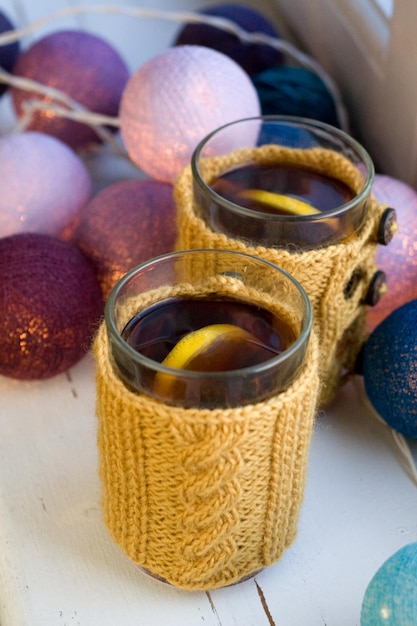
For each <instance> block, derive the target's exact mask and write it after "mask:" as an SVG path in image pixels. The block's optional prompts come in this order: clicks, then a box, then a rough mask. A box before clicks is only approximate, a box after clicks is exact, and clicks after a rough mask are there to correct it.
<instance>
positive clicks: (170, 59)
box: [119, 46, 261, 183]
mask: <svg viewBox="0 0 417 626" xmlns="http://www.w3.org/2000/svg"><path fill="white" fill-rule="evenodd" d="M260 113H261V110H260V103H259V97H258V94H257V92H256V89H255V87H254V86H253V84H252V81H251V79H250V78H249V75H248V74H247V73H246V72H245V71H244V70H243V69H242V68H241V67H240V66H239V65H238V64H237V63H236V62H235V61H233V60H232V59H230V58H229V57H227V56H226V55H224V54H223V53H221V52H218V51H216V50H212V49H210V48H205V47H203V46H178V47H174V48H169V49H168V50H166V51H164V52H163V53H161V54H159V55H157V56H156V57H153V58H152V59H150V60H149V61H148V62H146V63H145V64H144V65H143V66H142V67H141V68H139V70H138V71H137V72H136V73H134V74H133V75H132V77H131V78H130V80H129V81H128V83H127V85H126V87H125V90H124V92H123V96H122V101H121V105H120V111H119V118H120V131H121V136H122V139H123V142H124V144H125V147H126V150H127V152H128V154H129V157H130V158H131V160H132V161H133V162H134V163H135V164H136V165H137V166H138V167H139V168H140V169H142V170H143V171H144V172H145V173H146V174H148V175H149V176H151V177H152V178H155V179H156V180H159V181H161V182H167V183H172V182H174V180H175V178H176V176H177V175H178V174H179V172H180V171H181V170H182V169H183V168H184V167H185V166H187V165H188V164H189V163H190V160H191V155H192V152H193V150H194V149H195V147H196V146H197V144H198V143H199V141H201V140H202V139H203V138H204V137H205V136H206V135H207V134H209V133H210V132H212V131H213V130H215V129H216V128H218V127H220V126H223V125H224V124H227V123H229V122H232V121H235V120H238V119H243V118H247V117H257V116H259V115H260ZM250 141H251V142H252V141H253V137H251V138H250Z"/></svg>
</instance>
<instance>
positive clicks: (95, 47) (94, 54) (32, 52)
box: [10, 30, 129, 150]
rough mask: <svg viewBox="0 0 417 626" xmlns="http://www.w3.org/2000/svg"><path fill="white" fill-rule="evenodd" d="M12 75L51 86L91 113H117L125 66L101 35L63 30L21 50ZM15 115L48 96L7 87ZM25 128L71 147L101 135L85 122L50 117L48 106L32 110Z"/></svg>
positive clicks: (46, 100) (126, 72) (126, 74)
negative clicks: (55, 138) (29, 102)
mask: <svg viewBox="0 0 417 626" xmlns="http://www.w3.org/2000/svg"><path fill="white" fill-rule="evenodd" d="M14 73H15V74H16V75H17V76H22V77H24V78H29V79H32V80H35V81H37V82H39V83H42V84H43V85H46V86H48V87H54V88H55V89H59V90H60V91H62V92H64V93H65V94H66V95H67V96H69V97H70V98H72V99H73V100H75V101H76V102H77V103H79V104H81V105H83V106H84V107H85V108H87V109H89V110H90V111H94V112H96V113H101V114H103V115H108V116H113V117H115V116H117V114H118V110H119V104H120V98H121V95H122V92H123V89H124V88H125V86H126V83H127V80H128V78H129V70H128V68H127V66H126V64H125V62H124V60H123V59H122V58H121V57H120V55H119V54H118V53H117V52H116V50H115V49H114V48H113V47H112V46H110V44H108V43H107V42H106V41H105V40H104V39H102V38H101V37H97V36H96V35H93V34H90V33H86V32H81V31H76V30H62V31H58V32H55V33H52V34H51V35H47V36H46V37H44V38H42V39H40V40H39V41H38V42H36V43H34V44H33V45H32V46H31V47H30V48H28V49H27V50H26V51H25V52H23V53H22V54H21V55H20V56H19V59H18V61H17V63H16V65H15V68H14ZM10 92H11V94H12V101H13V104H14V107H15V109H16V112H17V115H18V116H19V117H21V116H22V115H23V114H24V106H25V104H26V105H27V104H28V101H29V100H31V99H33V98H35V97H36V99H37V100H41V101H43V102H44V103H49V102H50V101H51V98H50V97H47V96H44V95H41V94H39V93H38V94H35V93H34V92H32V91H27V90H22V89H18V88H16V87H12V88H11V90H10ZM28 129H29V130H37V131H41V132H44V133H47V134H48V135H53V136H54V137H57V138H58V139H61V141H63V142H65V143H66V144H68V145H69V146H71V147H72V148H74V149H75V150H79V149H81V148H86V147H88V146H89V145H90V144H97V143H99V142H100V139H99V137H98V135H97V133H96V132H95V130H94V129H93V128H91V127H90V126H87V125H86V124H83V123H80V122H75V121H73V120H69V119H66V118H65V117H62V116H59V115H54V114H53V112H52V111H51V109H46V110H38V111H35V112H34V113H33V115H32V117H31V121H30V124H29V126H28Z"/></svg>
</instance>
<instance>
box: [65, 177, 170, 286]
mask: <svg viewBox="0 0 417 626" xmlns="http://www.w3.org/2000/svg"><path fill="white" fill-rule="evenodd" d="M175 218H176V207H175V203H174V199H173V196H172V186H171V185H167V184H165V183H161V182H158V181H153V180H130V181H121V182H118V183H114V184H113V185H109V186H108V187H106V188H104V189H102V190H101V191H100V192H99V193H97V194H96V195H95V196H94V197H93V198H92V200H91V201H90V202H89V203H88V204H87V206H86V207H85V209H84V211H83V213H82V216H81V220H80V224H79V226H78V229H77V232H76V234H75V238H74V243H75V244H76V245H77V246H78V247H79V248H80V249H81V250H82V251H83V252H84V254H85V255H86V256H87V257H88V258H89V259H90V260H91V261H92V263H93V265H94V268H95V271H96V274H97V277H98V279H99V281H100V284H101V287H102V290H103V294H104V297H105V298H107V296H108V295H109V293H110V290H111V289H112V287H113V286H114V285H115V283H116V282H117V281H118V280H119V279H120V278H121V277H122V276H123V275H124V274H126V272H128V271H129V270H130V269H132V268H133V267H135V266H136V265H139V264H140V263H143V262H144V261H146V260H148V259H150V258H153V257H155V256H158V255H160V254H164V253H166V252H172V250H173V249H174V244H175V240H176V237H177V227H176V221H175Z"/></svg>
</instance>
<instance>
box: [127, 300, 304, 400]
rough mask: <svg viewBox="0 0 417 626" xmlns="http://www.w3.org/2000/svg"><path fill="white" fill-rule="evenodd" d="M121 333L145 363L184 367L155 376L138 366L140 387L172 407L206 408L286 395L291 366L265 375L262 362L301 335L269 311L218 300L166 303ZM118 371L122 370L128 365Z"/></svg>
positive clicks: (274, 369)
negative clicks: (278, 394) (142, 357)
mask: <svg viewBox="0 0 417 626" xmlns="http://www.w3.org/2000/svg"><path fill="white" fill-rule="evenodd" d="M121 335H122V338H123V339H124V341H125V342H126V343H127V344H128V345H129V346H131V347H132V348H134V350H136V351H137V352H139V353H140V354H141V355H143V356H144V357H146V358H147V359H151V360H152V361H155V362H157V363H162V364H163V365H166V366H167V367H170V368H174V369H177V370H178V373H177V374H175V372H174V373H172V372H169V371H168V373H167V371H158V368H155V369H154V370H151V371H152V374H151V375H150V372H149V369H148V368H144V369H143V370H141V367H140V365H137V366H136V380H135V381H134V386H135V387H136V388H138V387H139V388H142V389H143V390H144V391H146V390H148V391H151V392H152V394H153V395H154V396H155V397H157V398H159V399H161V400H163V401H165V402H168V403H170V404H181V405H182V406H195V405H197V406H204V407H208V408H211V407H215V406H229V405H230V406H232V405H238V404H247V403H249V402H255V401H260V400H262V399H265V398H266V397H268V396H270V395H272V394H273V393H275V392H276V391H279V390H281V389H282V388H283V387H284V385H286V384H288V380H289V371H288V370H287V369H286V366H284V365H282V364H279V365H277V368H268V371H266V372H264V371H263V364H265V363H266V362H268V361H270V360H271V359H274V358H276V357H277V356H279V355H280V354H281V353H282V352H284V351H285V350H287V349H288V348H290V346H291V345H292V344H293V343H294V342H295V340H296V339H297V336H298V335H297V331H296V329H295V328H293V327H292V326H291V325H290V324H289V323H288V322H287V321H285V320H284V319H282V318H280V317H278V316H277V315H274V314H273V313H272V312H271V311H269V310H266V309H263V308H260V307H258V306H256V305H254V304H250V303H247V302H244V301H242V300H238V299H231V298H229V297H227V298H226V297H220V296H212V297H204V298H192V297H179V298H177V297H176V298H169V299H167V300H162V301H160V302H158V303H156V304H155V305H153V306H151V307H149V308H147V309H146V310H144V311H142V312H140V313H138V315H136V316H135V317H134V318H133V319H131V320H130V321H129V322H128V323H127V325H126V326H125V328H124V329H123V331H122V333H121ZM301 358H302V357H301ZM292 365H293V366H294V363H292ZM118 367H119V369H120V371H121V372H122V373H123V369H124V368H123V363H120V362H119V363H118ZM248 368H249V369H250V370H251V373H250V374H249V369H248ZM253 368H255V370H254V369H253ZM293 369H294V367H293ZM296 369H297V367H295V370H296ZM256 370H259V372H257V371H256ZM254 372H255V373H254ZM225 373H226V375H224V374H225ZM294 373H295V371H294ZM219 375H220V376H219Z"/></svg>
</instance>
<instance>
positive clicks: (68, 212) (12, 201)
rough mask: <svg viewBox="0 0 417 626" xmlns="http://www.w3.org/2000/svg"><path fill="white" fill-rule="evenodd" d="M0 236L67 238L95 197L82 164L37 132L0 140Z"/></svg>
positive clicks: (57, 144)
mask: <svg viewBox="0 0 417 626" xmlns="http://www.w3.org/2000/svg"><path fill="white" fill-rule="evenodd" d="M0 163H1V167H0V189H1V193H0V237H7V236H10V235H14V234H17V233H22V232H38V233H44V234H48V235H51V236H57V237H59V238H61V239H69V238H70V237H71V236H72V234H73V231H74V229H75V227H76V224H77V221H78V218H79V214H80V212H81V210H82V208H83V207H84V206H85V204H86V203H87V202H88V200H89V199H90V197H91V193H92V183H91V177H90V174H89V173H88V171H87V168H86V167H85V165H84V163H83V162H82V161H81V159H80V158H79V157H78V156H77V155H76V154H75V152H74V151H73V150H71V149H70V148H69V147H68V146H66V145H65V144H64V143H62V142H61V141H59V140H58V139H55V138H54V137H50V136H48V135H44V134H43V133H38V132H26V133H19V134H10V135H4V136H3V137H1V138H0Z"/></svg>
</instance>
